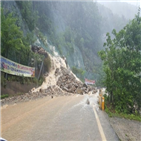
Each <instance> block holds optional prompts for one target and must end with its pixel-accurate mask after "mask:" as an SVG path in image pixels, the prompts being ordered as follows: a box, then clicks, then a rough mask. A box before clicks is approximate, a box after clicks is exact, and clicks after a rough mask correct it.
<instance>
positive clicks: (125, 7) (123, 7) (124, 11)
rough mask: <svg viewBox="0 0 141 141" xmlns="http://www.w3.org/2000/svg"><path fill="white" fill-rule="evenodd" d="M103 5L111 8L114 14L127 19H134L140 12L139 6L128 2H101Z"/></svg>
mask: <svg viewBox="0 0 141 141" xmlns="http://www.w3.org/2000/svg"><path fill="white" fill-rule="evenodd" d="M100 4H102V5H103V6H105V7H107V8H109V9H110V10H111V11H112V12H113V14H117V15H118V16H120V17H124V18H126V19H130V20H131V19H133V18H134V17H135V14H137V12H138V7H137V6H135V5H132V4H129V3H126V2H101V3H100Z"/></svg>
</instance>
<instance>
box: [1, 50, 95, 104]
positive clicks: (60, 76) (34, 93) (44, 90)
mask: <svg viewBox="0 0 141 141" xmlns="http://www.w3.org/2000/svg"><path fill="white" fill-rule="evenodd" d="M48 56H49V57H50V60H51V69H50V72H49V73H46V74H45V75H44V77H45V81H44V82H43V84H42V85H41V86H40V87H38V88H32V89H31V90H30V91H29V92H28V93H25V94H24V95H20V96H14V97H9V98H5V99H3V100H1V104H2V105H4V104H10V103H11V104H12V103H17V102H22V101H28V100H32V99H37V98H41V97H45V96H51V97H52V96H63V95H73V94H88V93H91V94H95V93H96V92H97V88H96V87H93V86H87V85H86V84H84V83H82V82H81V81H80V80H79V79H78V78H77V77H76V75H75V74H73V72H72V71H71V70H70V69H69V68H68V65H67V64H66V61H65V59H63V58H61V57H60V56H52V55H50V54H49V53H48Z"/></svg>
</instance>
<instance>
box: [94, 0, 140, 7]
mask: <svg viewBox="0 0 141 141" xmlns="http://www.w3.org/2000/svg"><path fill="white" fill-rule="evenodd" d="M93 1H94V2H95V1H97V2H128V3H130V4H133V5H136V6H139V5H140V7H141V0H93Z"/></svg>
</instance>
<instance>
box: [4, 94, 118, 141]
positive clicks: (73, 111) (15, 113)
mask: <svg viewBox="0 0 141 141" xmlns="http://www.w3.org/2000/svg"><path fill="white" fill-rule="evenodd" d="M97 95H98V93H97V94H95V95H72V96H59V97H54V98H53V99H52V98H51V97H49V96H48V97H45V98H42V99H37V100H33V101H28V102H23V103H17V104H14V105H8V106H4V107H2V109H1V118H2V120H1V125H2V129H1V132H2V137H3V138H5V139H6V140H8V141H104V140H105V141H118V137H117V136H116V134H115V132H114V131H113V129H112V127H111V126H110V124H109V121H108V118H107V115H106V114H105V113H104V112H102V111H101V110H99V109H98V106H97ZM87 99H88V100H89V101H90V104H87Z"/></svg>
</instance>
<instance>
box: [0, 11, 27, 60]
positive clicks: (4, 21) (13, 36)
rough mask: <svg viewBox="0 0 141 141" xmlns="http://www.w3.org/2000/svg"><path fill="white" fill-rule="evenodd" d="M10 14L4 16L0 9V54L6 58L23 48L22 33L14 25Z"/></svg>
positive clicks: (14, 20) (14, 21) (14, 22)
mask: <svg viewBox="0 0 141 141" xmlns="http://www.w3.org/2000/svg"><path fill="white" fill-rule="evenodd" d="M16 20H17V19H16V18H14V17H13V16H12V13H10V14H8V15H7V16H6V15H4V13H3V9H1V54H2V55H3V56H5V57H7V58H8V56H9V54H10V53H12V52H14V51H19V50H20V49H21V48H23V47H25V46H24V44H23V41H22V38H23V33H22V31H21V30H20V27H18V26H17V25H16Z"/></svg>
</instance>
